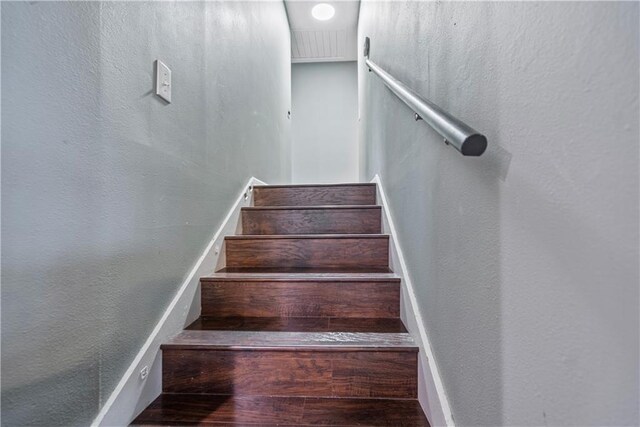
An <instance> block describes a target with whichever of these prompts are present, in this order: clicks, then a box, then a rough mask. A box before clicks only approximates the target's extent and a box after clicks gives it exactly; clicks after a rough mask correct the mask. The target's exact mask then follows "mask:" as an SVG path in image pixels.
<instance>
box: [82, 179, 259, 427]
mask: <svg viewBox="0 0 640 427" xmlns="http://www.w3.org/2000/svg"><path fill="white" fill-rule="evenodd" d="M254 185H264V182H262V181H260V180H259V179H256V178H255V177H251V179H249V181H248V182H247V185H245V186H244V188H243V190H242V191H241V192H240V195H239V196H238V198H237V199H236V201H235V203H234V205H233V206H232V208H231V210H230V211H229V213H228V214H227V216H226V217H225V219H224V221H223V222H222V224H221V225H220V228H218V231H216V233H215V234H214V235H213V238H212V239H211V241H210V242H209V244H208V245H207V247H206V249H205V250H204V252H203V253H202V256H200V258H199V259H198V261H197V262H196V263H195V265H194V266H193V268H192V269H191V271H190V272H189V275H188V276H187V278H186V279H185V280H184V282H183V283H182V285H181V286H180V289H179V290H178V292H177V293H176V295H175V296H174V297H173V300H171V303H170V304H169V306H168V307H167V309H166V310H165V312H164V314H163V315H162V318H161V319H160V320H159V321H158V323H157V324H156V326H155V328H154V329H153V331H152V332H151V335H149V338H147V340H146V341H145V343H144V345H143V346H142V348H141V349H140V351H139V352H138V354H137V355H136V357H135V358H134V359H133V361H132V362H131V365H129V368H128V369H127V370H126V372H125V373H124V375H123V376H122V379H121V380H120V382H119V383H118V385H117V386H116V388H115V390H113V393H111V396H109V399H108V400H107V401H106V403H105V404H104V406H103V407H102V409H101V410H100V412H99V413H98V416H97V417H96V418H95V419H94V420H93V422H92V423H91V426H92V427H98V426H124V425H129V423H131V421H133V419H134V418H135V417H136V416H137V415H138V414H139V413H140V412H142V410H143V409H144V408H146V407H147V405H149V403H151V402H152V401H153V400H154V399H155V398H156V397H158V396H159V395H160V392H161V391H162V381H161V379H162V360H161V357H160V351H159V349H160V344H161V343H162V342H164V341H166V340H167V339H168V338H170V337H171V336H173V335H175V334H177V333H178V332H180V331H181V330H182V329H184V327H185V326H187V325H188V324H189V323H191V322H192V321H194V320H195V319H197V318H198V317H199V316H200V292H198V290H199V289H200V287H199V285H200V277H202V276H205V275H207V274H211V273H213V271H214V270H215V268H216V266H217V265H219V264H218V259H219V258H222V259H224V257H221V255H222V249H223V242H224V237H225V236H226V235H230V234H235V233H236V230H237V228H236V227H237V224H238V222H239V221H238V219H239V216H240V208H241V207H243V206H249V205H250V204H251V200H252V197H251V196H252V188H251V187H253V186H254ZM245 195H246V198H245ZM215 247H217V248H218V249H219V250H218V251H217V253H216V250H215V249H214V248H215ZM145 366H148V367H149V371H148V372H149V373H148V376H147V377H146V379H144V380H142V379H141V378H140V371H141V369H143V368H144V367H145Z"/></svg>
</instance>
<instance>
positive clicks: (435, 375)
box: [371, 174, 455, 427]
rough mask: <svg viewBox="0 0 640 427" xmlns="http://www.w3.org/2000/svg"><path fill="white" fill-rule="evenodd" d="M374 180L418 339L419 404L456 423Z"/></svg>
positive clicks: (436, 418) (404, 310) (437, 422)
mask: <svg viewBox="0 0 640 427" xmlns="http://www.w3.org/2000/svg"><path fill="white" fill-rule="evenodd" d="M371 182H373V183H376V184H377V186H376V187H377V190H378V201H379V202H380V204H381V205H382V210H383V213H384V215H383V223H384V224H383V225H384V232H385V233H386V234H389V235H390V236H391V237H390V239H391V247H390V249H391V266H392V267H395V268H394V271H395V272H396V274H397V275H399V276H400V277H402V285H403V286H402V298H401V307H400V308H401V313H400V316H401V318H402V320H403V322H404V324H405V326H406V327H407V330H408V331H409V332H410V333H411V334H412V335H413V337H414V338H415V339H416V343H417V344H418V346H419V347H420V352H419V363H418V400H419V401H420V405H422V408H423V409H424V411H425V413H426V414H427V418H428V419H429V422H430V423H431V425H432V426H434V427H435V426H448V427H455V423H454V421H453V415H452V414H451V408H450V406H449V400H448V399H447V395H446V393H445V391H444V386H443V384H442V378H441V377H440V372H439V371H438V366H437V365H436V362H435V359H434V357H433V351H432V349H431V342H430V341H429V337H428V336H427V331H426V329H425V326H424V321H423V320H422V315H421V314H420V308H419V306H418V300H417V298H416V293H415V288H414V287H413V283H412V282H411V278H410V276H409V272H408V270H407V265H406V263H405V261H404V256H403V254H402V249H401V248H400V242H399V241H398V234H397V233H396V228H395V225H394V224H393V219H392V218H391V212H390V209H389V203H388V201H387V197H386V196H385V193H384V188H383V187H382V180H381V179H380V176H379V175H378V174H376V176H374V177H373V179H372V180H371Z"/></svg>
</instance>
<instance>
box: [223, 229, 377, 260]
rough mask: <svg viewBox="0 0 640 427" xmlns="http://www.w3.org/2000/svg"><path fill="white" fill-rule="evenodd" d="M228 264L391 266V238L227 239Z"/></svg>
mask: <svg viewBox="0 0 640 427" xmlns="http://www.w3.org/2000/svg"><path fill="white" fill-rule="evenodd" d="M225 244H226V261H227V267H231V268H236V267H257V268H260V267H294V268H295V267H298V268H300V267H302V268H388V266H389V239H388V238H387V237H386V236H380V237H376V238H358V237H353V238H336V239H322V238H318V239H315V238H300V239H298V238H291V239H226V240H225Z"/></svg>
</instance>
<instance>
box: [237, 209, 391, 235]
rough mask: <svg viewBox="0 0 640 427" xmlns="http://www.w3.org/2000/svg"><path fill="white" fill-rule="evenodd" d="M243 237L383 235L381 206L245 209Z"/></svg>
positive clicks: (243, 210)
mask: <svg viewBox="0 0 640 427" xmlns="http://www.w3.org/2000/svg"><path fill="white" fill-rule="evenodd" d="M241 215H242V234H245V235H249V234H323V233H324V234H340V233H344V234H380V233H381V232H382V208H381V207H380V206H363V207H357V206H333V207H287V208H284V207H262V208H261V207H253V208H242V212H241Z"/></svg>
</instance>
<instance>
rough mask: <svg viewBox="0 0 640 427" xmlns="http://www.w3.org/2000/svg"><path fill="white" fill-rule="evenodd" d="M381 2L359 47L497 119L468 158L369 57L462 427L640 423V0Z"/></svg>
mask: <svg viewBox="0 0 640 427" xmlns="http://www.w3.org/2000/svg"><path fill="white" fill-rule="evenodd" d="M638 6H639V5H638V3H633V2H613V3H591V2H566V3H565V2H562V3H560V2H557V3H556V2H511V3H510V2H477V3H476V2H370V1H364V2H363V3H362V5H361V11H360V23H359V42H360V46H362V43H363V42H364V37H365V36H369V37H370V38H371V58H372V59H373V60H374V61H375V62H377V63H378V64H379V65H380V66H381V67H383V68H384V69H386V70H388V71H390V72H391V73H392V74H393V75H394V76H396V77H398V78H399V79H400V80H402V81H404V82H406V83H407V84H408V85H409V86H410V87H412V88H414V89H415V90H416V91H417V92H418V93H420V94H422V95H424V96H425V97H427V98H429V99H431V100H432V101H434V102H435V103H436V104H438V105H440V106H441V107H443V108H445V109H446V110H448V111H449V112H451V113H452V114H454V115H455V116H457V117H459V118H460V119H462V120H464V121H466V122H468V123H469V124H470V125H472V126H474V127H476V128H477V129H479V130H480V131H483V132H484V133H486V135H487V137H488V140H489V149H488V151H487V153H485V155H484V156H483V157H480V158H465V157H463V156H461V155H460V154H459V153H458V152H457V151H455V150H454V149H453V148H451V147H447V146H446V145H445V144H443V143H442V138H441V137H440V136H439V135H438V134H436V133H435V132H434V131H433V130H432V129H430V128H429V127H428V126H427V125H426V124H425V123H423V122H415V121H414V120H413V114H412V112H411V111H410V110H409V109H408V108H407V107H406V106H405V105H404V104H403V103H402V102H401V101H399V100H398V99H397V98H395V97H394V95H393V94H392V93H391V92H390V91H389V90H387V89H386V88H385V87H384V86H383V84H382V82H381V81H380V80H379V79H377V78H376V77H375V76H374V75H372V74H370V73H368V72H367V69H366V67H365V66H364V64H363V63H362V58H360V64H359V69H358V71H359V79H360V80H359V86H360V90H359V96H360V109H361V114H362V116H361V126H360V136H361V140H360V143H361V146H362V151H363V156H362V162H363V168H362V169H363V175H362V178H363V179H370V178H371V177H372V176H373V175H374V174H375V173H379V174H380V175H381V176H382V180H383V182H384V183H385V185H386V190H387V196H388V198H389V203H390V204H391V208H392V214H393V217H394V219H395V223H396V226H397V229H398V233H399V237H400V243H401V244H402V246H403V250H404V254H405V257H406V261H407V264H408V268H409V272H410V275H411V278H412V281H413V284H414V285H415V287H416V288H417V289H416V293H417V294H418V295H417V296H418V298H419V303H420V308H421V312H422V316H423V318H424V319H425V326H426V329H427V331H428V333H429V335H430V340H431V344H432V345H433V350H434V352H435V359H436V362H437V364H438V366H439V369H440V372H441V373H442V376H443V380H444V385H445V389H446V392H447V394H448V397H449V401H450V404H451V406H452V409H453V415H454V419H455V421H456V423H457V424H458V425H491V426H495V425H509V426H532V425H536V426H538V425H549V426H553V425H598V426H602V425H638V423H639V417H638V402H639V396H638V390H639V384H638V376H639V373H640V372H639V361H638V345H639V342H638V341H639V330H638V324H639V318H638V306H639V302H638V287H639V280H640V278H639V275H638V267H639V266H638V263H639V261H638V260H639V251H638V244H639V242H638V232H639V230H638V222H639V217H638V202H639V200H638V190H639V185H638V169H639V167H638V154H639V153H638V147H639V145H640V144H639V136H638V135H639V125H638V121H639V111H638V94H639V90H640V89H639V76H638V69H639V60H638V55H639V53H638V52H639V48H640V45H639V41H638V39H639V30H638V26H639V7H638Z"/></svg>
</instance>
